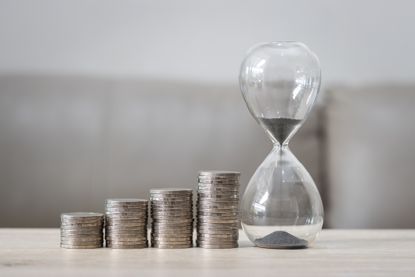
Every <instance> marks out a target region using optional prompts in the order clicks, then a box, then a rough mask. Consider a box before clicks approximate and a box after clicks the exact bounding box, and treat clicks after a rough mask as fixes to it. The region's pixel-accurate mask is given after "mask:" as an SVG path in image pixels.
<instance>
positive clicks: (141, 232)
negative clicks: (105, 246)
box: [105, 230, 147, 236]
mask: <svg viewBox="0 0 415 277" xmlns="http://www.w3.org/2000/svg"><path fill="white" fill-rule="evenodd" d="M105 235H106V236H107V235H108V236H146V235H147V230H139V231H130V230H127V231H126V230H113V231H109V232H106V233H105Z"/></svg>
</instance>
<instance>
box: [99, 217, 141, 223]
mask: <svg viewBox="0 0 415 277" xmlns="http://www.w3.org/2000/svg"><path fill="white" fill-rule="evenodd" d="M147 219H148V218H146V217H143V218H131V217H107V218H106V224H111V223H119V224H123V223H126V224H128V223H130V224H133V223H136V224H144V223H146V222H147Z"/></svg>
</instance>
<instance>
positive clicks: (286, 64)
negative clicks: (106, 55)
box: [239, 42, 323, 248]
mask: <svg viewBox="0 0 415 277" xmlns="http://www.w3.org/2000/svg"><path fill="white" fill-rule="evenodd" d="M239 81H240V86H241V91H242V95H243V97H244V99H245V102H246V104H247V106H248V109H249V111H250V112H251V114H252V115H253V116H254V117H255V119H256V120H257V121H258V123H259V124H260V125H261V126H262V127H263V128H264V129H265V130H266V132H267V133H268V135H269V137H270V138H271V140H272V142H273V143H274V147H273V149H272V151H271V152H270V154H269V155H268V156H267V157H266V158H265V160H264V161H263V162H262V164H261V165H260V166H259V167H258V169H257V170H256V171H255V173H254V175H253V176H252V178H251V180H250V181H249V184H248V186H247V189H246V191H245V193H244V196H243V198H242V203H241V215H242V217H241V221H242V227H243V228H244V231H245V233H246V234H247V236H248V238H249V239H250V240H251V241H252V242H253V243H254V244H255V245H257V246H259V247H267V248H301V247H307V246H309V244H310V243H311V242H312V241H314V239H315V238H316V236H317V234H318V232H319V231H320V230H321V228H322V225H323V205H322V202H321V198H320V194H319V192H318V190H317V187H316V186H315V184H314V181H313V179H312V178H311V176H310V174H309V173H308V172H307V170H306V169H305V168H304V166H303V165H302V164H301V163H300V162H299V161H298V160H297V159H296V157H295V156H294V155H293V154H292V153H291V152H290V150H289V148H288V142H289V140H290V138H291V137H292V136H293V135H294V133H295V132H296V131H297V130H298V128H300V126H301V124H302V123H303V122H304V120H305V119H306V117H307V115H308V113H309V112H310V110H311V107H312V106H313V104H314V101H315V99H316V97H317V93H318V90H319V86H320V66H319V62H318V58H317V56H316V55H315V54H313V52H311V50H310V49H309V48H308V47H307V46H305V45H304V44H302V43H299V42H272V43H265V44H261V45H258V46H256V47H254V48H253V49H252V50H250V51H249V52H248V55H247V57H246V58H245V60H244V61H243V63H242V66H241V72H240V77H239Z"/></svg>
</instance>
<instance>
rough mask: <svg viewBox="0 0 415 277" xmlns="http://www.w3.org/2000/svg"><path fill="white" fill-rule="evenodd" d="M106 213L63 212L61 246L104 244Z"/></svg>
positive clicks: (78, 247)
mask: <svg viewBox="0 0 415 277" xmlns="http://www.w3.org/2000/svg"><path fill="white" fill-rule="evenodd" d="M103 227H104V215H103V214H101V213H63V214H61V247H62V248H73V249H86V248H99V247H102V244H103V232H102V230H103Z"/></svg>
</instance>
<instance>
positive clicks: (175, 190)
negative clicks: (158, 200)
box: [150, 188, 193, 194]
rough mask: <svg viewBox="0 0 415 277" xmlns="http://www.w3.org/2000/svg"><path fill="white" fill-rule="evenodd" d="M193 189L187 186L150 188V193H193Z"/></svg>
mask: <svg viewBox="0 0 415 277" xmlns="http://www.w3.org/2000/svg"><path fill="white" fill-rule="evenodd" d="M192 192H193V189H187V188H160V189H150V194H169V193H179V194H181V193H192Z"/></svg>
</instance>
